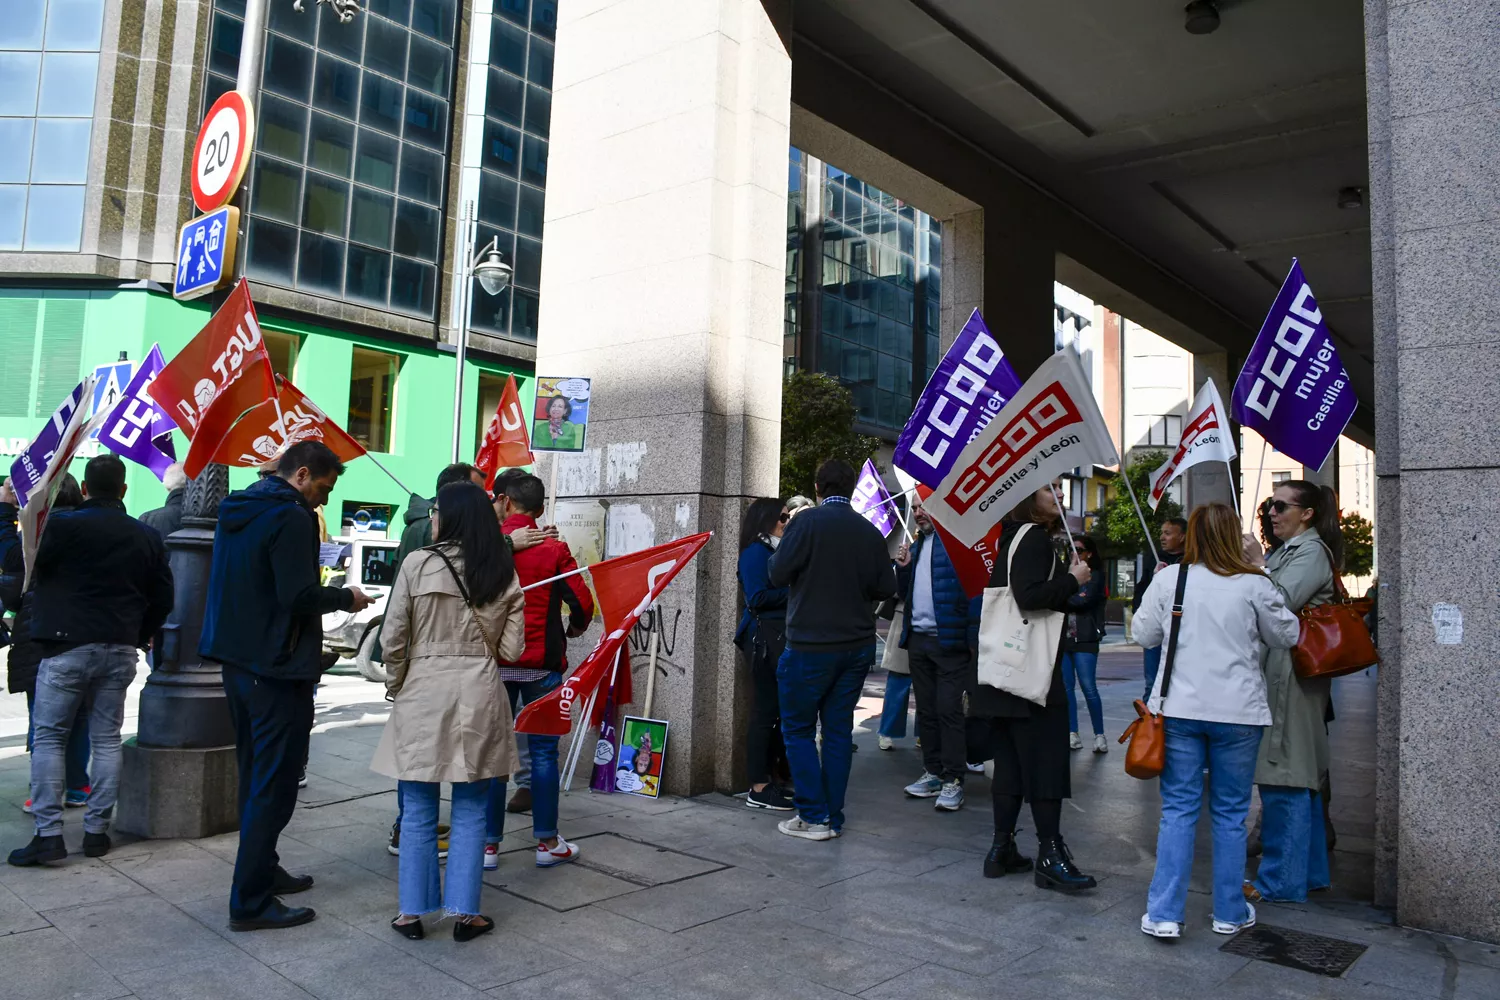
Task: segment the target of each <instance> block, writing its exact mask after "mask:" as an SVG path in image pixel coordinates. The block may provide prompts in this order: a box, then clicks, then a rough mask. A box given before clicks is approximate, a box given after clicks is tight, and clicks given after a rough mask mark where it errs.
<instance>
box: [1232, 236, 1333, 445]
mask: <svg viewBox="0 0 1500 1000" xmlns="http://www.w3.org/2000/svg"><path fill="white" fill-rule="evenodd" d="M1358 405H1359V400H1358V399H1357V398H1356V397H1355V395H1354V387H1353V386H1352V385H1350V384H1349V373H1348V372H1347V371H1345V370H1344V364H1343V362H1341V361H1340V360H1339V352H1338V351H1337V350H1336V349H1335V348H1334V346H1333V338H1332V337H1330V336H1329V335H1328V327H1327V326H1325V325H1324V324H1323V314H1322V312H1321V311H1320V310H1319V309H1318V300H1317V299H1315V298H1313V293H1312V289H1311V288H1310V287H1308V284H1307V279H1306V278H1305V277H1303V275H1302V266H1301V265H1300V264H1298V263H1297V260H1296V258H1295V257H1294V258H1292V269H1291V270H1290V271H1289V272H1287V276H1286V281H1285V282H1283V283H1282V285H1281V291H1280V292H1278V293H1277V295H1276V301H1275V302H1274V303H1272V305H1271V311H1270V312H1269V313H1267V314H1266V321H1265V323H1264V324H1262V325H1261V328H1260V335H1259V336H1257V337H1256V338H1255V344H1254V346H1253V347H1251V348H1250V354H1249V356H1248V357H1247V358H1246V359H1245V367H1244V368H1242V369H1241V370H1240V377H1239V378H1238V379H1237V380H1236V381H1235V383H1234V418H1235V419H1236V420H1238V421H1239V422H1240V423H1241V424H1243V425H1245V426H1246V427H1248V428H1250V429H1251V430H1253V431H1255V432H1256V433H1258V434H1260V435H1261V436H1262V437H1264V438H1265V439H1266V440H1267V441H1269V442H1271V445H1272V446H1273V447H1274V448H1275V449H1276V450H1277V451H1279V452H1281V453H1282V454H1285V455H1290V456H1291V457H1292V458H1295V459H1296V460H1297V461H1299V462H1301V463H1302V464H1303V465H1305V466H1307V467H1308V468H1309V469H1320V468H1322V467H1323V463H1324V462H1326V461H1327V460H1328V456H1329V455H1330V454H1332V453H1333V447H1334V445H1336V444H1338V440H1339V435H1340V434H1342V433H1344V428H1345V427H1346V426H1348V424H1349V420H1350V418H1352V417H1353V416H1354V408H1355V407H1356V406H1358Z"/></svg>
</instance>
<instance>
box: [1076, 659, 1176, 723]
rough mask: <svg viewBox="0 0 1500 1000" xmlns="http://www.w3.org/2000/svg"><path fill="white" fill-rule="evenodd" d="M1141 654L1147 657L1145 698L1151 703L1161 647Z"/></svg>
mask: <svg viewBox="0 0 1500 1000" xmlns="http://www.w3.org/2000/svg"><path fill="white" fill-rule="evenodd" d="M1141 652H1142V653H1143V654H1144V655H1145V663H1146V693H1145V695H1144V696H1143V697H1144V698H1145V699H1146V700H1147V701H1150V700H1151V689H1152V688H1153V687H1155V686H1156V672H1157V671H1158V670H1160V669H1161V647H1160V646H1152V647H1151V648H1150V649H1143V650H1141ZM1073 728H1074V729H1075V730H1076V729H1077V728H1078V727H1077V726H1074V727H1073Z"/></svg>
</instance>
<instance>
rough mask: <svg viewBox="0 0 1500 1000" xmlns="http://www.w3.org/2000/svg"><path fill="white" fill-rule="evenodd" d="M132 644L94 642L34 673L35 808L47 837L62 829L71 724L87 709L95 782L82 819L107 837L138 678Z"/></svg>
mask: <svg viewBox="0 0 1500 1000" xmlns="http://www.w3.org/2000/svg"><path fill="white" fill-rule="evenodd" d="M138 655H139V654H138V651H137V650H136V648H135V647H134V646H126V645H123V644H121V645H116V644H113V643H102V642H94V643H89V644H88V645H85V646H78V647H77V648H75V649H70V650H68V651H67V652H66V653H60V654H59V655H57V656H49V657H47V659H45V660H43V661H42V662H41V665H40V666H39V667H38V668H37V675H36V703H35V707H34V710H33V713H32V721H33V723H34V724H35V726H36V733H35V735H34V737H33V741H32V750H31V810H32V813H33V815H34V816H35V818H36V832H37V833H38V834H39V835H41V836H43V837H56V836H60V835H61V834H62V831H63V819H62V816H63V797H64V795H65V794H66V791H67V766H68V765H67V746H68V736H69V732H70V730H71V729H72V727H73V720H74V719H76V718H77V717H78V712H79V710H80V709H81V708H83V707H84V706H87V708H88V714H89V742H90V743H91V744H92V746H93V750H94V782H93V788H92V790H91V791H90V792H89V801H88V809H87V811H85V813H84V816H83V830H84V832H85V833H103V832H104V831H105V830H106V829H108V827H109V815H110V811H111V810H112V809H114V805H115V796H116V794H117V793H118V791H119V784H120V726H121V725H122V724H123V723H124V721H125V691H126V689H127V688H129V687H130V682H131V681H133V680H135V667H136V660H137V657H138Z"/></svg>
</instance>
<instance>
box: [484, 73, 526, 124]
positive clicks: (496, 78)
mask: <svg viewBox="0 0 1500 1000" xmlns="http://www.w3.org/2000/svg"><path fill="white" fill-rule="evenodd" d="M525 103H526V84H525V82H524V81H523V80H521V79H520V78H518V77H514V76H509V75H507V74H505V73H502V72H500V70H498V69H496V68H494V67H493V66H491V67H490V85H489V88H488V89H487V90H486V91H485V94H484V113H485V114H486V115H488V116H489V117H491V118H499V119H500V120H501V121H503V122H509V123H510V124H512V125H520V124H521V107H522V105H524V104H525Z"/></svg>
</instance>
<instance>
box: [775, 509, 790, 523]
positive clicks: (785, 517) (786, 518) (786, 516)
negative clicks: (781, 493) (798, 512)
mask: <svg viewBox="0 0 1500 1000" xmlns="http://www.w3.org/2000/svg"><path fill="white" fill-rule="evenodd" d="M791 519H792V515H791V514H788V513H787V512H786V511H782V512H781V516H780V517H778V518H777V519H776V520H778V521H780V522H781V523H782V524H786V523H787V522H788V521H790V520H791Z"/></svg>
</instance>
